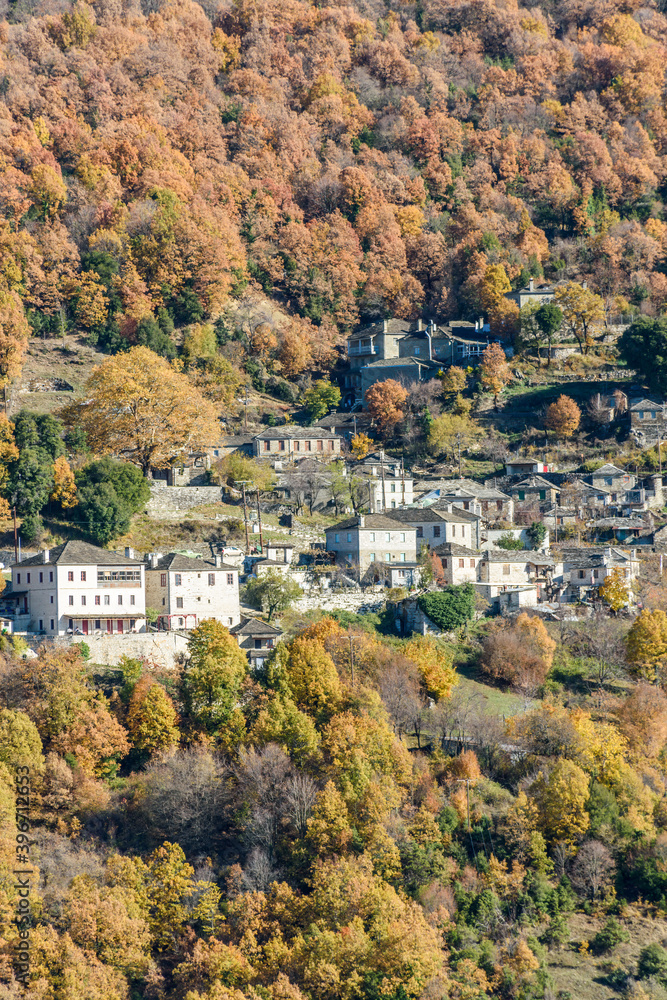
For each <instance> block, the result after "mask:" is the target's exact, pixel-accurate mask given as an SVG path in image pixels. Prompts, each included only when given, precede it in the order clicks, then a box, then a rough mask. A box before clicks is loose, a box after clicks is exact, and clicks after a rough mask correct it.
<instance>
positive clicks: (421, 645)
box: [403, 635, 458, 698]
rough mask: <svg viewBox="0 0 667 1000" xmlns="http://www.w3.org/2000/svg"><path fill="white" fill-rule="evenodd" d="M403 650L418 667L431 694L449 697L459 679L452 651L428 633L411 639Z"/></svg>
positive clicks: (437, 696) (436, 696)
mask: <svg viewBox="0 0 667 1000" xmlns="http://www.w3.org/2000/svg"><path fill="white" fill-rule="evenodd" d="M403 651H404V653H405V655H406V656H407V657H408V659H410V660H412V662H413V663H414V664H415V666H416V667H417V670H418V671H419V673H420V675H421V678H422V681H423V682H424V687H425V688H426V690H427V691H428V692H429V694H431V695H433V696H434V697H435V698H449V696H450V694H451V693H452V688H453V687H454V685H455V684H456V682H457V680H458V677H457V674H456V671H455V669H454V656H453V654H452V653H451V651H450V650H449V649H447V647H446V646H444V645H443V644H442V643H439V642H437V640H436V639H434V638H433V636H426V635H425V636H415V637H414V638H412V639H409V640H408V641H407V642H406V644H405V646H404V650H403Z"/></svg>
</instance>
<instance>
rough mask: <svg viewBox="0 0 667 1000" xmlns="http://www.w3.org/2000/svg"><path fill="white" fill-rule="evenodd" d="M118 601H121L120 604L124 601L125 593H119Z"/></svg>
mask: <svg viewBox="0 0 667 1000" xmlns="http://www.w3.org/2000/svg"><path fill="white" fill-rule="evenodd" d="M118 603H119V604H122V603H123V595H122V594H119V595H118Z"/></svg>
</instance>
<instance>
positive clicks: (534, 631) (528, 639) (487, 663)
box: [481, 614, 556, 690]
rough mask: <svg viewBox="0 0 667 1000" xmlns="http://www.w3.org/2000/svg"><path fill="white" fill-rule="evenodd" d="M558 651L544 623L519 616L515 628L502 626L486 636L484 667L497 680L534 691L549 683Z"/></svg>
mask: <svg viewBox="0 0 667 1000" xmlns="http://www.w3.org/2000/svg"><path fill="white" fill-rule="evenodd" d="M555 649H556V643H555V642H554V641H553V639H551V637H550V636H549V633H548V632H547V630H546V628H545V627H544V623H543V622H542V621H540V619H539V618H529V617H528V615H526V614H520V615H519V616H518V618H517V619H516V621H515V622H513V623H512V624H504V625H500V626H498V627H496V628H494V629H493V630H492V631H491V632H490V633H489V634H488V635H487V637H486V638H485V640H484V645H483V652H482V659H481V666H482V669H483V670H484V671H485V672H486V673H488V674H489V676H490V677H493V678H494V679H496V680H501V681H503V682H504V683H506V684H510V685H515V686H516V687H519V688H524V689H532V690H535V689H537V688H538V687H539V686H540V685H541V684H543V683H544V681H545V679H546V676H547V673H548V671H549V669H550V668H551V665H552V663H553V657H554V651H555Z"/></svg>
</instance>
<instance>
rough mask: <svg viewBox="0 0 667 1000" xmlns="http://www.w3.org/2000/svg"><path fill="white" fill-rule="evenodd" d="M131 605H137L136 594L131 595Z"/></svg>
mask: <svg viewBox="0 0 667 1000" xmlns="http://www.w3.org/2000/svg"><path fill="white" fill-rule="evenodd" d="M130 604H136V598H135V596H134V594H130Z"/></svg>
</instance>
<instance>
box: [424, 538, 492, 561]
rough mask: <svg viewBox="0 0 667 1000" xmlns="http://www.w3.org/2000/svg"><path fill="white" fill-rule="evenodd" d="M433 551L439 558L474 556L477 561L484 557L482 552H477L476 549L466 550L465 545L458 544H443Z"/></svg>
mask: <svg viewBox="0 0 667 1000" xmlns="http://www.w3.org/2000/svg"><path fill="white" fill-rule="evenodd" d="M431 551H433V552H435V553H436V555H438V556H474V557H475V558H476V559H479V558H481V556H482V555H483V553H481V552H475V550H474V549H468V548H466V546H465V545H457V544H456V542H443V544H442V545H438V546H436V547H435V548H434V549H432V550H431Z"/></svg>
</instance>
